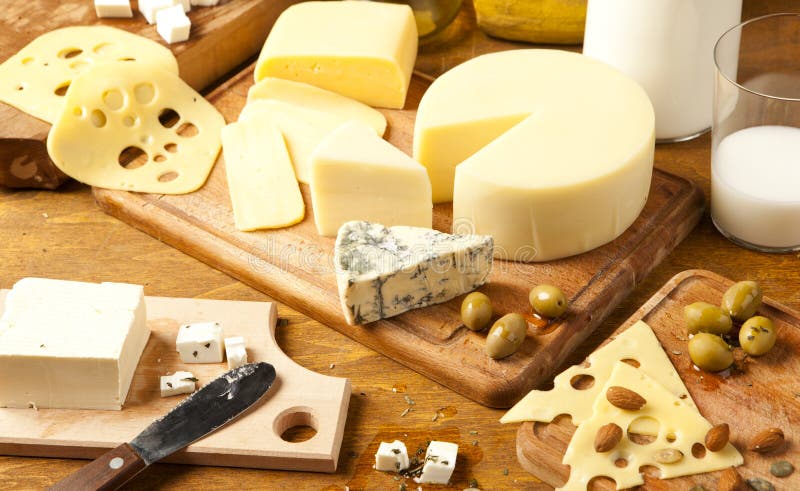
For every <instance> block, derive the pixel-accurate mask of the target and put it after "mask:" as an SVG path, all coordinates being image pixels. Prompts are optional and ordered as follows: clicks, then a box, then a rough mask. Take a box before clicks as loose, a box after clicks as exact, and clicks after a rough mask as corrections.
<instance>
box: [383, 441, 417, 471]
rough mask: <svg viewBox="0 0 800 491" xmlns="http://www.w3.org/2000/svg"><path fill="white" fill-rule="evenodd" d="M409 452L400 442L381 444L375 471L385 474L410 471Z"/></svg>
mask: <svg viewBox="0 0 800 491" xmlns="http://www.w3.org/2000/svg"><path fill="white" fill-rule="evenodd" d="M408 465H409V461H408V450H407V449H406V444H405V443H403V442H401V441H400V440H395V441H393V442H392V443H386V442H381V444H380V446H379V447H378V451H377V452H376V453H375V470H378V471H383V472H400V471H402V470H405V469H408Z"/></svg>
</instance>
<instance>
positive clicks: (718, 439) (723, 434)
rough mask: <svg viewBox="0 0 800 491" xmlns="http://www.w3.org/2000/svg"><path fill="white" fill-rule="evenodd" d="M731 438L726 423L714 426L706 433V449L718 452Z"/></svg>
mask: <svg viewBox="0 0 800 491" xmlns="http://www.w3.org/2000/svg"><path fill="white" fill-rule="evenodd" d="M730 438H731V429H730V427H729V426H728V423H722V424H718V425H716V426H714V427H713V428H711V429H710V430H708V433H706V448H707V449H708V450H709V451H711V452H719V451H720V450H722V449H723V448H725V445H727V444H728V440H730Z"/></svg>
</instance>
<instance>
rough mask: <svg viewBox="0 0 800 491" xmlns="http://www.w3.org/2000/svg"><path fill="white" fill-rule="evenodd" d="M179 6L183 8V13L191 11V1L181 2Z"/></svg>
mask: <svg viewBox="0 0 800 491" xmlns="http://www.w3.org/2000/svg"><path fill="white" fill-rule="evenodd" d="M180 3H181V5H182V6H183V11H184V13H186V12H189V11H191V10H192V2H191V0H181V2H180Z"/></svg>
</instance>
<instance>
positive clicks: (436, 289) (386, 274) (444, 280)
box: [334, 221, 493, 325]
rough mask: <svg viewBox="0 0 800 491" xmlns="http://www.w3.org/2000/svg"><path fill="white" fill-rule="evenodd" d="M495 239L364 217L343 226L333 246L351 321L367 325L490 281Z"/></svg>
mask: <svg viewBox="0 0 800 491" xmlns="http://www.w3.org/2000/svg"><path fill="white" fill-rule="evenodd" d="M492 254H493V240H492V238H491V237H490V236H483V235H451V234H446V233H442V232H438V231H436V230H431V229H428V228H418V227H406V226H396V227H390V228H387V227H385V226H383V225H380V224H377V223H370V222H364V221H353V222H347V223H345V224H344V225H342V227H341V228H340V229H339V233H338V236H337V237H336V246H335V250H334V264H335V267H336V279H337V283H338V286H339V298H340V300H341V303H342V310H343V311H344V315H345V318H346V320H347V322H348V324H351V325H357V324H366V323H368V322H373V321H376V320H379V319H385V318H387V317H392V316H395V315H398V314H402V313H403V312H407V311H409V310H412V309H418V308H422V307H427V306H429V305H434V304H437V303H442V302H446V301H448V300H450V299H452V298H455V297H457V296H458V295H461V294H463V293H466V292H469V291H472V290H474V289H476V288H478V287H479V286H481V285H483V284H484V283H486V281H487V280H488V279H489V274H490V273H491V270H492Z"/></svg>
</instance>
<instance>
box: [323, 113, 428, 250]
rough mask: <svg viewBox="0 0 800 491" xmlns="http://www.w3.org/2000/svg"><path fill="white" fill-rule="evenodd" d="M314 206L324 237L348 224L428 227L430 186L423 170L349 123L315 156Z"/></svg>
mask: <svg viewBox="0 0 800 491" xmlns="http://www.w3.org/2000/svg"><path fill="white" fill-rule="evenodd" d="M311 202H312V203H313V206H314V221H315V223H316V225H317V232H319V234H320V235H322V236H326V237H331V236H334V235H336V233H337V232H338V230H339V227H341V226H342V225H343V224H344V223H345V222H349V221H352V220H365V221H370V222H377V223H381V224H383V225H385V226H393V225H409V226H414V227H427V228H430V227H431V224H432V222H433V205H432V204H431V184H430V182H429V181H428V175H427V174H426V172H425V168H424V167H422V166H421V165H420V164H418V163H417V162H414V161H413V160H412V159H411V158H410V157H409V156H408V155H406V154H404V153H403V152H402V151H400V150H399V149H397V148H396V147H394V146H393V145H392V144H391V143H389V142H387V141H386V140H384V139H382V138H381V137H379V136H378V135H376V134H375V132H374V131H372V129H371V128H370V127H368V126H365V125H363V124H361V123H359V122H350V123H345V124H344V125H342V126H341V127H339V128H338V129H336V130H335V131H333V132H332V133H331V134H330V135H328V136H327V137H326V138H325V139H324V140H323V141H322V142H321V143H320V144H319V146H317V148H316V150H315V151H314V153H313V154H312V155H311Z"/></svg>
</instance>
